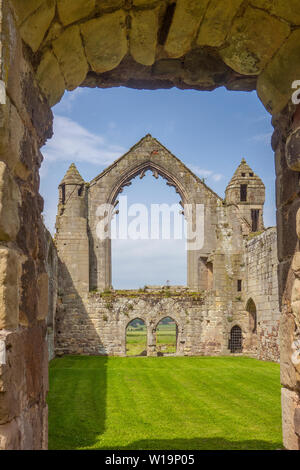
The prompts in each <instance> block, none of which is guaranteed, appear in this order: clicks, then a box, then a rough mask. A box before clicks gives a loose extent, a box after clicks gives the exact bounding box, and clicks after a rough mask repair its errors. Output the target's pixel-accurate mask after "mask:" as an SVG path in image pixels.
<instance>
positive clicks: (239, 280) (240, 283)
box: [237, 279, 242, 292]
mask: <svg viewBox="0 0 300 470" xmlns="http://www.w3.org/2000/svg"><path fill="white" fill-rule="evenodd" d="M237 291H238V292H242V280H241V279H238V281H237Z"/></svg>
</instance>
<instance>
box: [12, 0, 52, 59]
mask: <svg viewBox="0 0 300 470" xmlns="http://www.w3.org/2000/svg"><path fill="white" fill-rule="evenodd" d="M54 15H55V0H46V1H44V2H43V3H42V4H41V6H40V7H39V8H38V9H37V10H36V11H35V12H34V13H33V14H32V15H31V16H29V17H28V18H27V20H26V21H25V22H24V23H23V24H22V25H21V27H20V34H21V36H22V39H23V40H24V41H25V42H26V44H28V45H29V46H30V47H31V49H32V50H33V52H36V51H37V50H38V48H39V47H40V45H41V43H42V41H43V39H44V36H45V34H46V32H47V30H48V28H49V26H50V24H51V21H52V20H53V18H54Z"/></svg>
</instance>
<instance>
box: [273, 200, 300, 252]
mask: <svg viewBox="0 0 300 470" xmlns="http://www.w3.org/2000/svg"><path fill="white" fill-rule="evenodd" d="M299 205H300V200H299V199H296V200H295V201H294V202H293V203H292V204H287V205H285V206H282V207H280V208H279V209H278V210H277V224H278V226H279V227H281V230H279V232H278V258H279V260H280V261H282V260H284V259H286V258H288V257H292V256H294V253H295V251H296V249H297V245H298V237H297V233H296V214H297V211H298V209H299Z"/></svg>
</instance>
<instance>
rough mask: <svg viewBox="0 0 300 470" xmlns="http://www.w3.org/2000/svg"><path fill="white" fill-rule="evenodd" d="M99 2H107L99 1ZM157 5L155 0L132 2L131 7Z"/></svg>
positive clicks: (136, 0) (134, 0)
mask: <svg viewBox="0 0 300 470" xmlns="http://www.w3.org/2000/svg"><path fill="white" fill-rule="evenodd" d="M100 1H105V2H107V1H109V0H100ZM155 3H157V0H133V5H134V6H135V7H144V6H148V5H153V4H155Z"/></svg>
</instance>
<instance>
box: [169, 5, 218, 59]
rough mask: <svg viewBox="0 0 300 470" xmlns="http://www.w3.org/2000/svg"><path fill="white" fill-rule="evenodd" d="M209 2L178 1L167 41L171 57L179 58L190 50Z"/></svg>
mask: <svg viewBox="0 0 300 470" xmlns="http://www.w3.org/2000/svg"><path fill="white" fill-rule="evenodd" d="M208 3H209V2H208V0H203V1H201V2H199V1H198V0H178V1H177V4H176V9H175V13H174V17H173V21H172V24H171V28H170V31H169V34H168V37H167V40H166V43H165V51H166V52H167V54H168V55H169V57H174V58H178V57H181V56H183V55H184V54H186V53H187V52H188V51H189V50H190V48H191V44H192V41H193V39H194V38H195V37H196V34H197V31H198V28H199V25H200V23H201V20H202V18H203V15H204V13H205V10H206V7H207V5H208Z"/></svg>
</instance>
